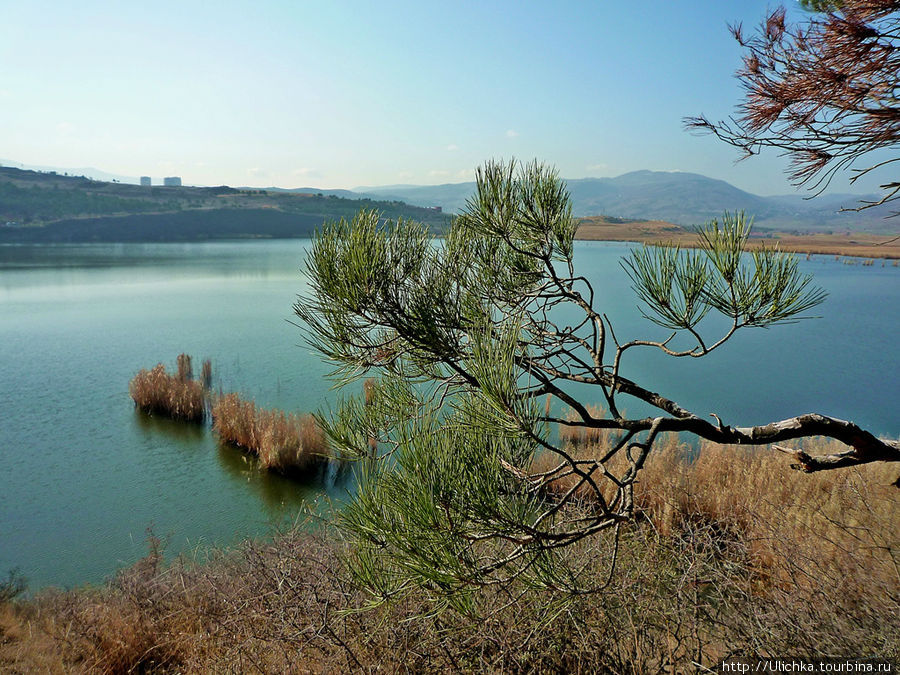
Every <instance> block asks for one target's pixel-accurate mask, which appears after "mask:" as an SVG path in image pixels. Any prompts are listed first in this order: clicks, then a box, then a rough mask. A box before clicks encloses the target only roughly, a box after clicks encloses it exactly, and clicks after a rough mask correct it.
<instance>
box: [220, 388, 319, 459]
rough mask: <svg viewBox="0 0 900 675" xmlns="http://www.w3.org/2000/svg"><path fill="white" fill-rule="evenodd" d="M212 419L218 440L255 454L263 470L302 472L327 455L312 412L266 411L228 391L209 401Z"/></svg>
mask: <svg viewBox="0 0 900 675" xmlns="http://www.w3.org/2000/svg"><path fill="white" fill-rule="evenodd" d="M212 419H213V431H214V432H215V433H216V434H218V436H219V438H220V439H221V440H223V441H224V442H226V443H231V444H232V445H236V446H238V447H240V448H243V449H245V450H248V451H249V452H252V453H254V454H256V455H258V456H259V461H260V464H262V465H263V467H265V468H267V469H272V470H274V471H279V472H281V473H288V472H292V471H305V470H308V469H310V468H312V467H314V466H316V465H318V464H319V463H320V462H322V461H324V460H326V459H327V458H328V444H327V442H326V439H325V434H324V432H323V431H322V428H321V427H320V426H319V423H318V422H317V421H316V419H315V417H313V416H312V415H308V414H304V415H296V414H293V413H288V414H286V413H284V412H283V411H281V410H266V409H264V408H259V407H257V406H256V404H255V403H254V402H253V401H245V400H243V399H241V397H240V396H238V395H237V394H234V393H231V394H225V395H222V396H218V397H216V399H215V400H214V401H213V404H212Z"/></svg>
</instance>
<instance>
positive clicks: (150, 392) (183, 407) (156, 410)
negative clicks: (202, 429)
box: [128, 354, 206, 422]
mask: <svg viewBox="0 0 900 675" xmlns="http://www.w3.org/2000/svg"><path fill="white" fill-rule="evenodd" d="M182 356H184V354H182ZM178 367H179V374H178V375H169V374H168V373H167V372H166V368H165V366H164V365H163V364H161V363H159V364H157V365H156V367H154V368H153V369H152V370H141V371H140V372H138V374H137V375H135V376H134V378H133V379H132V380H131V383H130V384H129V385H128V391H129V393H130V394H131V398H132V399H134V403H135V405H136V406H137V407H138V408H140V409H141V410H143V411H144V412H147V413H150V414H158V415H165V416H167V417H171V418H172V419H176V420H183V421H186V422H203V421H204V420H205V419H206V392H205V390H204V389H203V386H202V385H201V384H200V383H199V382H196V381H194V380H191V379H187V378H184V377H182V375H184V374H186V373H188V372H189V369H190V357H188V364H187V368H188V370H187V371H182V368H183V367H184V366H183V364H182V360H181V357H179V363H178Z"/></svg>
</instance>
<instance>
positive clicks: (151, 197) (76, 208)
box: [0, 167, 449, 243]
mask: <svg viewBox="0 0 900 675" xmlns="http://www.w3.org/2000/svg"><path fill="white" fill-rule="evenodd" d="M361 208H372V209H377V210H379V211H381V212H382V213H383V214H384V216H385V217H386V218H398V217H402V218H409V219H414V220H417V221H420V222H424V223H426V224H428V225H429V226H430V227H432V228H433V229H434V230H436V231H441V230H443V229H444V228H446V226H447V224H448V223H449V216H447V215H444V214H442V213H439V212H437V211H435V210H433V209H426V208H421V207H416V206H409V205H407V204H404V203H400V202H396V201H384V200H380V201H379V200H372V199H367V198H356V199H349V198H344V197H338V196H337V195H329V196H326V195H324V194H320V193H316V192H303V193H298V192H289V191H278V192H270V191H267V190H238V189H235V188H230V187H225V186H221V187H161V186H153V187H140V186H138V185H128V184H123V183H108V182H104V181H96V180H91V179H88V178H85V177H82V176H65V175H59V174H56V173H41V172H36V171H25V170H21V169H15V168H11V167H0V242H6V243H22V242H79V241H194V240H204V239H221V238H241V237H305V236H309V235H310V234H312V233H313V232H314V231H315V229H316V228H317V227H319V226H320V225H321V224H322V223H323V221H325V220H337V219H340V218H347V219H349V218H352V217H353V215H354V214H355V213H356V212H357V211H359V209H361Z"/></svg>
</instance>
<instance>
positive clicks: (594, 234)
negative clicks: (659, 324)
mask: <svg viewBox="0 0 900 675" xmlns="http://www.w3.org/2000/svg"><path fill="white" fill-rule="evenodd" d="M575 238H576V239H580V240H587V241H633V242H637V243H643V244H677V245H679V246H683V247H685V248H696V247H697V246H698V241H697V235H696V234H695V233H694V232H692V231H691V230H689V229H686V228H684V227H681V226H679V225H675V224H673V223H667V222H665V221H662V220H634V221H622V222H617V221H615V220H607V219H606V218H604V217H602V216H601V217H593V218H583V219H581V221H580V222H579V225H578V230H577V232H576V234H575ZM891 240H893V241H891ZM749 244H750V248H760V247H762V246H775V245H777V246H778V248H779V249H781V250H782V251H791V252H793V253H808V254H821V255H837V256H848V257H855V258H887V259H889V260H897V259H900V237H898V235H897V234H886V235H877V234H868V233H863V232H853V233H848V234H819V233H816V234H790V233H784V232H764V233H754V234H753V235H751V238H750V241H749Z"/></svg>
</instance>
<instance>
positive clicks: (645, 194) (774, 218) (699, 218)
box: [354, 171, 900, 233]
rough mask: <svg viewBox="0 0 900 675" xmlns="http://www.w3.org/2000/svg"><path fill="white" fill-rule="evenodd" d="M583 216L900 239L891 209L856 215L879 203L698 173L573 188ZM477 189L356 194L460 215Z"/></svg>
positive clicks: (573, 184) (409, 188)
mask: <svg viewBox="0 0 900 675" xmlns="http://www.w3.org/2000/svg"><path fill="white" fill-rule="evenodd" d="M566 183H567V185H568V188H569V192H570V194H571V196H572V208H573V210H574V212H575V215H576V216H579V217H584V216H596V215H606V216H612V217H616V218H634V219H646V220H665V221H668V222H671V223H676V224H678V225H694V224H700V223H704V222H706V221H708V220H710V219H712V218H716V217H721V215H722V212H723V211H725V210H728V211H740V210H743V211H745V212H746V213H747V214H749V215H752V216H754V222H755V223H756V226H757V229H771V230H780V231H794V230H796V231H801V232H809V231H816V232H824V231H834V232H844V231H857V230H865V231H872V232H882V233H887V232H896V231H898V230H900V218H889V219H887V220H885V216H887V215H889V214H890V213H891V212H892V211H893V210H896V209H897V207H896V206H895V207H894V209H892V208H891V206H890V205H888V206H882V207H877V208H872V209H867V210H866V211H862V212H840V209H841V208H854V207H856V206H858V205H859V202H860V200H862V199H876V198H877V196H876V195H848V194H841V195H837V194H831V195H822V196H819V197H815V198H813V199H804V198H803V197H802V196H800V195H785V196H775V197H761V196H759V195H754V194H751V193H749V192H744V191H743V190H740V189H738V188H736V187H734V186H733V185H731V184H730V183H726V182H725V181H723V180H716V179H713V178H708V177H706V176H701V175H700V174H696V173H684V172H667V171H633V172H631V173H626V174H623V175H621V176H618V177H616V178H580V179H574V180H572V179H570V180H567V181H566ZM474 190H475V183H453V184H449V185H430V186H420V185H391V186H386V187H361V188H356V189H355V190H354V192H355V193H356V194H358V195H366V196H369V197H370V198H377V199H384V200H400V201H404V202H406V203H408V204H412V205H416V206H425V207H429V206H440V207H442V208H443V210H444V211H447V212H450V213H455V212H459V211H460V210H461V209H462V208H463V207H464V206H465V203H466V199H468V197H469V196H470V195H471V194H472V193H473V192H474Z"/></svg>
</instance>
